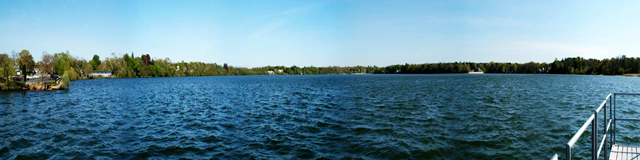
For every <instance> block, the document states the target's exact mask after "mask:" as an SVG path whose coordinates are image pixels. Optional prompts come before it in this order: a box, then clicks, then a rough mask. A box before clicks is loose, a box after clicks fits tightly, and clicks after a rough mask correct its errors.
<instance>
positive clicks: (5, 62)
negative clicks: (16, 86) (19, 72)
mask: <svg viewBox="0 0 640 160" xmlns="http://www.w3.org/2000/svg"><path fill="white" fill-rule="evenodd" d="M15 74H16V71H15V69H14V68H13V61H12V60H11V58H9V55H7V54H0V75H2V78H3V79H4V80H5V82H6V83H7V86H9V80H10V79H9V76H13V75H15Z"/></svg>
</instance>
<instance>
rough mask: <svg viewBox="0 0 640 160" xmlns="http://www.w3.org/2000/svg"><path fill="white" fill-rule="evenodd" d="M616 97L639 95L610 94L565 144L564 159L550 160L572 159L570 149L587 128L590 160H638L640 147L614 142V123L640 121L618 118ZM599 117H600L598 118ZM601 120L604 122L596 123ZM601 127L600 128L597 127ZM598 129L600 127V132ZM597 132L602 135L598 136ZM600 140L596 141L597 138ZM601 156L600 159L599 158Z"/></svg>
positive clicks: (639, 159)
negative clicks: (589, 130)
mask: <svg viewBox="0 0 640 160" xmlns="http://www.w3.org/2000/svg"><path fill="white" fill-rule="evenodd" d="M617 96H640V93H611V94H609V95H608V96H607V97H606V98H605V99H604V101H603V102H602V103H601V104H600V105H599V106H598V107H596V109H595V110H594V111H593V114H591V116H590V117H589V118H588V119H587V121H586V122H585V123H584V124H583V125H582V126H581V127H580V129H578V131H577V132H576V134H574V135H573V137H572V138H571V139H570V140H569V142H567V143H566V144H565V147H566V153H565V155H564V157H560V156H559V155H558V154H555V155H553V157H551V160H558V159H567V160H570V159H571V157H572V153H571V149H572V148H573V146H574V145H575V143H576V142H577V141H578V139H579V138H580V136H582V134H583V133H584V131H585V130H587V128H589V127H590V128H591V132H590V133H591V138H590V139H591V146H589V148H591V159H592V160H597V159H609V160H632V159H633V160H640V146H625V145H619V144H617V143H616V142H617V141H616V126H617V125H616V124H617V123H616V122H617V121H636V122H638V121H640V119H638V118H624V117H623V118H619V117H617V115H616V109H617V107H616V97H617ZM598 116H601V117H598ZM600 118H602V119H603V120H604V122H598V119H600ZM599 125H601V126H599ZM599 127H602V128H601V129H600V130H598V129H599ZM598 132H600V133H604V135H600V136H599V135H598ZM600 137H601V138H602V139H598V138H600ZM601 155H602V157H601Z"/></svg>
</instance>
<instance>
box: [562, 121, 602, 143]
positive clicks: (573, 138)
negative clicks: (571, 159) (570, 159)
mask: <svg viewBox="0 0 640 160" xmlns="http://www.w3.org/2000/svg"><path fill="white" fill-rule="evenodd" d="M594 117H595V116H594V115H593V114H592V115H591V117H589V119H588V120H587V121H586V122H584V124H583V125H582V127H580V129H579V130H578V132H577V133H576V134H574V135H573V137H571V140H569V142H567V147H569V148H571V147H573V145H574V144H575V143H576V142H577V141H578V139H579V138H580V136H582V133H584V131H585V130H587V127H589V125H590V124H591V121H593V119H594Z"/></svg>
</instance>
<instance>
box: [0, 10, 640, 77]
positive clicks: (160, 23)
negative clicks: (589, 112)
mask: <svg viewBox="0 0 640 160" xmlns="http://www.w3.org/2000/svg"><path fill="white" fill-rule="evenodd" d="M638 15H640V2H638V1H631V0H629V1H605V2H603V1H511V0H498V1H422V0H420V1H408V0H407V1H295V0H293V1H289V0H277V1H213V0H212V1H209V0H203V1H197V0H194V1H191V0H187V1H156V0H153V1H151V0H149V1H135V0H132V1H116V0H114V1H111V0H105V1H95V0H88V1H84V0H83V1H65V0H60V1H40V0H35V1H9V0H0V53H11V51H16V52H19V51H20V50H22V49H28V50H29V51H30V52H31V53H32V54H33V55H34V58H35V59H36V61H39V60H40V58H41V56H42V52H43V51H47V52H48V53H51V54H52V53H56V52H61V51H67V50H68V51H69V52H70V53H71V54H72V55H74V56H78V57H81V58H85V59H90V58H91V57H92V56H93V55H94V54H97V55H99V56H100V57H101V58H102V59H104V58H105V57H110V56H111V53H116V54H117V55H118V56H122V55H123V54H125V53H131V52H134V53H135V55H136V56H139V55H142V54H150V55H151V57H153V58H162V59H164V58H165V57H169V58H171V60H172V61H174V62H177V61H182V60H184V61H186V62H188V61H199V62H207V63H228V64H230V65H233V66H241V67H258V66H266V65H285V66H291V65H298V66H310V65H313V66H329V65H331V66H333V65H337V66H354V65H364V66H367V65H378V66H386V65H392V64H404V63H437V62H455V61H471V62H489V61H495V62H517V63H523V62H529V61H535V62H551V61H553V60H554V59H555V58H558V59H561V58H564V57H573V56H581V57H586V58H598V59H603V58H611V57H615V56H620V55H627V56H631V57H638V56H640V52H638V51H639V49H640V45H638V44H640V43H639V42H640V39H639V38H638V37H640V31H639V30H638V29H637V28H640V18H639V17H638Z"/></svg>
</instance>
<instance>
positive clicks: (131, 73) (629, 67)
mask: <svg viewBox="0 0 640 160" xmlns="http://www.w3.org/2000/svg"><path fill="white" fill-rule="evenodd" d="M16 68H17V69H18V70H19V71H20V72H21V73H27V74H30V73H31V74H32V73H34V71H35V70H36V69H39V70H40V72H43V73H49V74H58V75H62V77H63V78H65V77H66V78H68V79H69V80H71V81H73V80H76V79H87V78H92V77H90V76H89V75H90V74H91V73H92V72H93V71H95V70H106V71H111V73H112V75H113V77H117V78H134V77H179V76H222V75H269V74H276V75H314V74H358V73H374V74H432V73H469V72H472V71H482V72H484V73H551V74H604V75H621V74H629V73H639V72H640V58H637V57H636V58H633V57H632V58H629V57H626V56H619V57H614V58H611V59H602V60H598V59H584V58H582V57H569V58H563V59H561V60H558V59H555V60H554V61H553V62H552V63H537V62H528V63H499V62H489V63H474V62H453V63H424V64H408V63H407V64H404V65H401V64H397V65H389V66H386V67H378V66H348V67H339V66H328V67H314V66H304V67H299V66H295V65H294V66H290V67H287V66H265V67H254V68H246V67H234V66H231V65H227V64H223V65H221V64H217V63H203V62H184V61H181V62H173V61H171V59H169V58H164V59H159V58H156V59H152V58H151V55H149V54H140V55H138V56H136V55H135V54H134V53H133V52H132V53H131V54H129V53H125V54H124V55H122V56H118V55H117V54H115V53H111V55H110V56H107V57H104V58H101V57H100V56H98V55H94V56H93V57H92V59H91V60H89V61H87V60H85V59H83V58H79V57H74V56H72V55H71V54H69V51H66V52H59V53H54V54H49V53H47V52H43V53H42V59H41V60H40V61H38V62H35V61H34V60H33V56H32V55H31V53H30V52H29V51H28V50H22V51H21V52H15V51H13V52H12V53H11V54H10V55H9V54H6V53H5V54H0V84H4V85H3V86H5V87H6V86H10V81H11V80H10V79H9V77H12V76H15V75H16V71H15V69H16ZM27 74H21V76H23V78H22V79H26V75H27ZM0 87H2V86H0Z"/></svg>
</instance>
